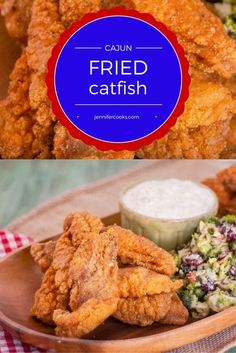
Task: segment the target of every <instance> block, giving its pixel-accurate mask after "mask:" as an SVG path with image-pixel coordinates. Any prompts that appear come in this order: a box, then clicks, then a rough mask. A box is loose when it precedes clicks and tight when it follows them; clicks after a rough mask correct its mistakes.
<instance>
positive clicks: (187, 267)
mask: <svg viewBox="0 0 236 353" xmlns="http://www.w3.org/2000/svg"><path fill="white" fill-rule="evenodd" d="M180 268H181V270H182V271H183V273H184V274H185V275H187V274H188V273H189V272H190V271H191V268H190V267H189V266H188V265H186V264H182V265H181V267H180Z"/></svg>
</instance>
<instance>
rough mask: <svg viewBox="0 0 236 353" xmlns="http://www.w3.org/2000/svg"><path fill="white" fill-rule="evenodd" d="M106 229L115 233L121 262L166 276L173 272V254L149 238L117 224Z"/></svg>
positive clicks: (174, 268) (174, 266) (174, 267)
mask: <svg viewBox="0 0 236 353" xmlns="http://www.w3.org/2000/svg"><path fill="white" fill-rule="evenodd" d="M107 231H108V232H109V233H111V234H117V237H118V258H119V260H120V262H121V263H122V264H124V265H137V266H142V267H146V268H148V269H150V270H153V271H156V272H159V273H162V274H165V275H168V276H170V275H173V274H174V273H175V270H176V265H175V260H174V258H173V256H172V255H171V254H169V253H168V252H167V251H165V250H164V249H162V248H160V247H158V246H157V245H156V244H155V243H153V242H152V241H151V240H149V239H147V238H145V237H142V236H139V235H136V234H134V233H133V232H131V231H130V230H128V229H124V228H121V227H119V226H111V227H108V229H107Z"/></svg>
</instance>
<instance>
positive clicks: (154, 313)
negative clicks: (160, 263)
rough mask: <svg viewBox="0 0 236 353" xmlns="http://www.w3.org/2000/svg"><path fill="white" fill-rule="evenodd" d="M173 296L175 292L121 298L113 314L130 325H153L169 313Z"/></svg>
mask: <svg viewBox="0 0 236 353" xmlns="http://www.w3.org/2000/svg"><path fill="white" fill-rule="evenodd" d="M172 296H173V293H161V294H156V295H151V296H148V295H146V296H144V297H141V298H121V299H120V300H119V302H118V306H117V310H116V312H115V314H113V316H114V317H115V318H116V319H118V320H120V321H122V322H124V323H127V324H130V325H138V326H148V325H152V324H153V323H154V322H158V321H160V320H162V319H164V317H165V316H166V315H167V313H168V312H169V310H170V306H171V300H172Z"/></svg>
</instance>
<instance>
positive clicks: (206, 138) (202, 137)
mask: <svg viewBox="0 0 236 353" xmlns="http://www.w3.org/2000/svg"><path fill="white" fill-rule="evenodd" d="M235 108H236V100H235V97H234V95H233V94H232V92H231V91H230V89H229V88H227V87H225V86H224V85H223V84H222V83H220V81H219V80H217V79H214V78H212V77H211V76H209V75H206V74H203V73H202V72H200V71H196V70H191V85H190V92H189V99H188V100H187V102H186V104H185V111H184V113H183V114H182V115H181V116H180V117H179V118H178V120H177V123H176V124H175V125H174V127H173V128H172V129H171V130H170V131H169V132H168V134H167V135H166V136H165V137H164V138H162V139H160V140H157V141H155V142H154V143H152V144H151V145H149V146H146V147H144V148H143V149H141V150H140V151H137V153H136V155H137V156H138V157H139V158H189V159H196V158H219V156H220V154H221V153H222V152H223V151H224V150H225V149H226V148H227V138H228V136H229V135H230V131H231V128H230V123H231V120H232V118H233V115H234V112H235Z"/></svg>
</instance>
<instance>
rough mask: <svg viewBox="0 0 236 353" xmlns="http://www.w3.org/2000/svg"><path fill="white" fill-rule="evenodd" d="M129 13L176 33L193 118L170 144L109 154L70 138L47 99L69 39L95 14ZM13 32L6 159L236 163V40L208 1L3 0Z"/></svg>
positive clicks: (1, 109)
mask: <svg viewBox="0 0 236 353" xmlns="http://www.w3.org/2000/svg"><path fill="white" fill-rule="evenodd" d="M114 6H125V7H127V8H129V9H136V10H138V11H140V12H145V13H150V14H151V15H153V16H154V17H155V18H156V19H157V20H158V21H161V22H163V23H164V24H165V25H166V26H167V27H168V28H169V29H170V30H172V31H173V32H174V33H175V34H176V36H177V39H178V41H179V43H180V44H181V45H182V46H183V48H184V49H185V54H186V56H187V58H188V60H189V63H190V75H191V80H192V82H191V86H190V94H189V99H188V101H187V103H186V106H185V112H184V113H183V114H182V116H180V118H179V119H178V122H177V124H176V125H175V126H174V127H173V128H172V129H171V130H170V131H169V133H168V134H167V135H166V136H165V137H164V138H162V139H160V140H158V141H156V142H154V143H152V144H151V145H150V146H147V147H145V148H143V149H142V150H139V151H136V153H134V152H130V151H123V152H114V151H108V152H102V151H98V150H97V149H96V148H95V147H91V146H87V145H85V144H83V143H82V142H81V141H79V140H76V139H74V138H72V137H71V136H70V134H69V133H68V131H67V130H66V129H65V128H64V127H63V126H62V125H61V124H60V123H59V122H58V119H57V117H56V116H55V115H54V114H53V112H52V110H51V105H50V102H49V99H48V97H47V89H46V84H45V77H46V73H47V62H48V59H49V57H50V56H51V51H52V48H53V47H54V46H55V45H56V44H57V42H58V41H59V38H60V35H61V33H62V32H63V31H64V30H66V29H67V28H68V27H69V26H70V25H71V24H72V23H73V22H74V21H78V20H80V19H81V17H82V16H83V15H84V14H86V13H88V12H96V11H98V10H100V9H107V8H111V7H114ZM0 7H1V12H2V14H3V15H4V16H5V19H6V25H7V28H8V30H9V32H10V33H11V34H12V35H13V36H14V37H15V38H16V39H17V40H20V41H21V42H22V44H23V51H22V56H21V57H20V59H19V60H18V61H17V63H16V66H15V69H14V71H13V73H12V75H11V83H10V86H9V91H8V96H7V98H6V99H5V100H4V101H3V102H1V103H0V127H1V129H0V156H1V157H2V158H59V159H60V158H65V159H67V158H71V159H72V158H78V159H88V158H94V159H109V158H115V159H120V158H124V159H128V158H133V157H134V156H136V157H138V158H221V157H224V158H235V156H236V138H235V136H236V118H235V113H236V99H235V96H236V84H235V82H236V79H235V76H234V74H235V73H236V41H235V40H234V39H232V38H230V37H229V35H228V34H227V32H226V30H225V28H224V26H223V24H222V22H221V20H220V19H219V18H218V17H217V16H216V14H214V13H213V12H211V10H210V7H207V6H206V4H205V2H203V1H200V0H87V1H84V0H0Z"/></svg>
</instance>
